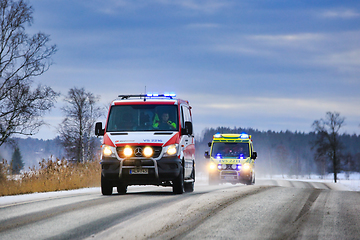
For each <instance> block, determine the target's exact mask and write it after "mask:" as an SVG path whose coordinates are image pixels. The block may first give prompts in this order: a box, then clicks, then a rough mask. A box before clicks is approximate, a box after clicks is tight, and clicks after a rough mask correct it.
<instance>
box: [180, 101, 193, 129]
mask: <svg viewBox="0 0 360 240" xmlns="http://www.w3.org/2000/svg"><path fill="white" fill-rule="evenodd" d="M185 122H191V115H190V110H189V108H188V107H186V106H181V128H185Z"/></svg>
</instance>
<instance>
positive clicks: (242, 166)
mask: <svg viewBox="0 0 360 240" xmlns="http://www.w3.org/2000/svg"><path fill="white" fill-rule="evenodd" d="M208 146H209V147H210V152H209V151H206V152H205V158H208V159H209V162H208V171H209V184H219V183H222V182H230V183H233V184H236V183H244V184H247V185H251V184H254V183H255V159H256V158H257V153H256V152H255V151H254V148H253V142H252V139H251V135H248V134H246V133H241V134H230V133H227V134H220V133H217V134H215V135H214V136H213V140H212V142H209V143H208Z"/></svg>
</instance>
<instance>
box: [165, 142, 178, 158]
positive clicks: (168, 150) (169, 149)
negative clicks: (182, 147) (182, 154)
mask: <svg viewBox="0 0 360 240" xmlns="http://www.w3.org/2000/svg"><path fill="white" fill-rule="evenodd" d="M177 151H178V144H172V145H169V146H166V147H165V153H164V157H169V156H174V155H176V154H177Z"/></svg>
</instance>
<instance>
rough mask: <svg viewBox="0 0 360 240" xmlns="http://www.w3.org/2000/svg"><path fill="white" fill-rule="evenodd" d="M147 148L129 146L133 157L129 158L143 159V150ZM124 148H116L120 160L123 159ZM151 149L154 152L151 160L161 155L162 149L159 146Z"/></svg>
mask: <svg viewBox="0 0 360 240" xmlns="http://www.w3.org/2000/svg"><path fill="white" fill-rule="evenodd" d="M145 147H147V146H131V148H132V150H133V155H132V156H130V157H144V156H143V155H142V151H143V149H144V148H145ZM124 148H125V146H121V147H117V148H116V151H117V154H118V155H119V157H120V158H125V155H124ZM152 149H153V150H154V154H153V156H152V158H158V157H159V156H160V154H161V150H162V147H161V146H152Z"/></svg>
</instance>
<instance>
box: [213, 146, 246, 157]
mask: <svg viewBox="0 0 360 240" xmlns="http://www.w3.org/2000/svg"><path fill="white" fill-rule="evenodd" d="M211 156H212V157H214V158H224V157H231V158H247V157H249V144H248V143H233V142H232V143H229V142H214V143H213V147H212V151H211Z"/></svg>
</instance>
